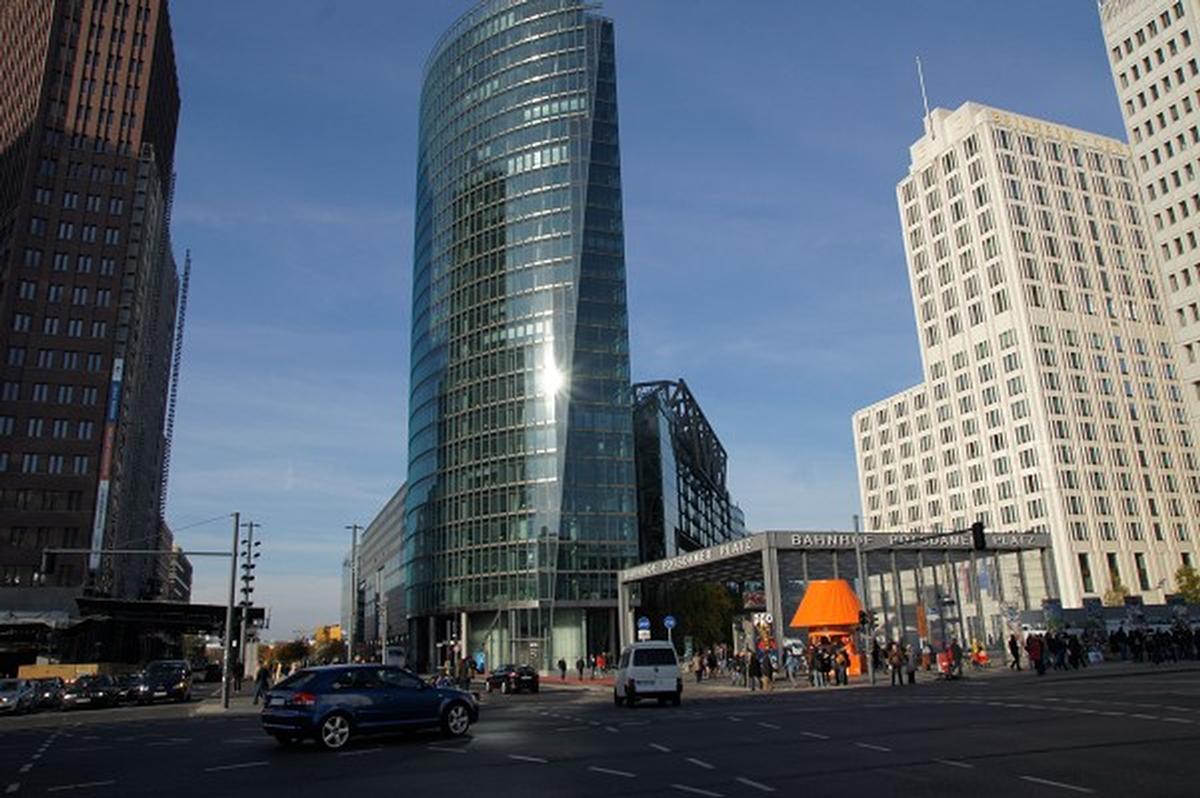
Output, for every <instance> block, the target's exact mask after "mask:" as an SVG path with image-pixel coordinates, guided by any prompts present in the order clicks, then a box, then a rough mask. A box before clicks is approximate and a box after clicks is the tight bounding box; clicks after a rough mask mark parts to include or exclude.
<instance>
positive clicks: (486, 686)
mask: <svg viewBox="0 0 1200 798" xmlns="http://www.w3.org/2000/svg"><path fill="white" fill-rule="evenodd" d="M483 691H484V692H485V693H490V692H492V683H491V682H484V683H483Z"/></svg>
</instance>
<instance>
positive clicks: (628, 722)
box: [617, 720, 650, 726]
mask: <svg viewBox="0 0 1200 798" xmlns="http://www.w3.org/2000/svg"><path fill="white" fill-rule="evenodd" d="M617 725H618V726H649V725H650V721H648V720H623V721H621V722H620V723H618V724H617Z"/></svg>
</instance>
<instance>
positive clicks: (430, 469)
mask: <svg viewBox="0 0 1200 798" xmlns="http://www.w3.org/2000/svg"><path fill="white" fill-rule="evenodd" d="M593 9H594V6H591V5H585V4H584V3H583V2H580V0H486V2H482V3H480V4H479V5H478V6H476V7H475V8H474V9H473V10H472V11H470V12H469V13H468V14H467V15H466V16H464V17H462V18H461V19H459V20H458V22H456V23H455V24H454V25H453V26H452V27H451V28H450V30H449V31H447V33H446V34H445V35H444V36H443V37H442V39H441V41H440V42H439V43H438V44H437V46H436V47H435V48H434V50H433V53H432V54H431V56H430V58H429V61H428V63H427V66H426V71H425V82H424V87H423V92H422V98H421V121H420V149H419V153H418V175H417V212H416V231H415V241H414V263H413V331H412V374H411V386H410V391H411V394H410V404H409V408H410V409H409V466H408V467H409V472H408V479H409V483H408V484H409V493H408V497H407V500H406V504H405V543H404V552H405V562H406V571H407V573H406V584H407V602H406V606H407V614H408V618H409V626H410V641H411V643H412V647H411V655H412V656H413V657H414V658H415V659H416V660H417V661H418V662H420V663H422V664H429V663H439V662H442V661H445V660H446V659H448V658H449V657H451V656H454V655H461V654H462V653H468V654H470V655H474V654H475V653H476V652H480V651H482V652H483V653H484V656H485V657H486V658H487V662H488V664H489V666H490V665H492V664H496V663H497V662H499V661H508V660H517V661H531V662H534V663H537V664H539V665H541V666H542V667H547V666H548V665H549V664H550V663H553V662H555V661H557V659H558V658H560V657H563V658H565V659H567V660H568V661H570V662H574V660H575V658H577V657H579V656H581V655H586V654H588V653H591V652H597V651H604V650H608V651H612V650H614V649H615V648H616V634H615V631H616V630H615V607H616V576H615V575H616V572H617V571H618V570H620V569H622V568H625V567H628V566H630V565H632V564H633V563H634V562H636V560H637V556H638V544H637V530H636V518H637V515H636V507H635V487H634V468H633V431H632V417H631V400H630V383H629V354H628V329H627V320H626V305H625V260H624V236H623V232H622V219H621V172H620V157H619V148H618V138H617V96H616V69H615V64H614V54H613V26H612V23H611V21H609V20H607V19H604V18H602V17H599V16H597V15H596V14H595V13H594V12H593ZM464 640H465V645H464Z"/></svg>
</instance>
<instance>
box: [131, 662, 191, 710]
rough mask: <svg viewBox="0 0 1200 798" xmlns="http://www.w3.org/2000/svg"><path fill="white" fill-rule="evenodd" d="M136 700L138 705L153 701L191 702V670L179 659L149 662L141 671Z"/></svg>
mask: <svg viewBox="0 0 1200 798" xmlns="http://www.w3.org/2000/svg"><path fill="white" fill-rule="evenodd" d="M136 700H137V702H138V703H139V704H149V703H152V702H154V701H164V700H165V701H191V700H192V669H191V667H189V666H188V664H187V662H185V661H184V660H180V659H163V660H157V661H155V662H151V663H150V664H148V665H147V666H146V670H144V671H142V683H141V684H140V685H138V688H137V693H136Z"/></svg>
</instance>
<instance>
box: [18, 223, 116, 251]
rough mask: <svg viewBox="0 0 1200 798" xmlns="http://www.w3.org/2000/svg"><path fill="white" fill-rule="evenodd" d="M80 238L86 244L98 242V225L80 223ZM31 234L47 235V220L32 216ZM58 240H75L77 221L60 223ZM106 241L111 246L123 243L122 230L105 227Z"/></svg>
mask: <svg viewBox="0 0 1200 798" xmlns="http://www.w3.org/2000/svg"><path fill="white" fill-rule="evenodd" d="M79 233H80V235H79V240H80V241H82V242H84V243H85V244H94V243H96V233H97V227H96V225H94V224H84V225H80V229H79ZM29 234H30V235H32V236H38V237H43V236H45V235H46V220H45V219H44V218H42V217H40V216H31V217H30V218H29ZM58 240H59V241H74V240H75V223H74V222H66V221H62V222H59V223H58ZM104 243H105V244H108V245H110V246H116V245H118V244H120V243H121V230H120V229H119V228H116V227H106V228H104Z"/></svg>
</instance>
